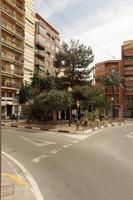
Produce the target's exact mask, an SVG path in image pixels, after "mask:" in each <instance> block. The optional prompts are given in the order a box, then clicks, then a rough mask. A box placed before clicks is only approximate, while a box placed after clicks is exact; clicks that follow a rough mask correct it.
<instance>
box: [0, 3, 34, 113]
mask: <svg viewBox="0 0 133 200" xmlns="http://www.w3.org/2000/svg"><path fill="white" fill-rule="evenodd" d="M34 24H35V23H34V0H1V63H2V86H1V90H2V101H1V105H2V109H1V111H2V115H5V117H8V116H11V114H13V113H15V112H17V110H18V100H17V98H16V93H17V91H18V90H19V88H20V86H21V84H22V82H23V81H24V80H25V81H26V82H28V81H29V80H30V76H29V73H28V72H29V71H30V73H33V69H34V30H35V29H34V27H35V26H34ZM27 70H29V71H28V72H27ZM27 74H28V75H27Z"/></svg>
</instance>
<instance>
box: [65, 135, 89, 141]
mask: <svg viewBox="0 0 133 200" xmlns="http://www.w3.org/2000/svg"><path fill="white" fill-rule="evenodd" d="M64 136H67V137H71V138H75V139H79V140H84V139H86V138H88V137H89V135H83V134H77V135H75V134H65V135H64Z"/></svg>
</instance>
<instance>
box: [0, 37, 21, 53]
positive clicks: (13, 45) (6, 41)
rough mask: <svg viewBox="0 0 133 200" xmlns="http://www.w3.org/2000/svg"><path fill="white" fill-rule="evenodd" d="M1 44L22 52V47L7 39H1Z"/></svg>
mask: <svg viewBox="0 0 133 200" xmlns="http://www.w3.org/2000/svg"><path fill="white" fill-rule="evenodd" d="M2 42H4V43H5V44H7V45H10V46H12V47H15V48H16V49H18V50H20V51H24V47H23V45H20V44H18V43H15V42H13V41H12V40H9V39H5V38H3V37H2Z"/></svg>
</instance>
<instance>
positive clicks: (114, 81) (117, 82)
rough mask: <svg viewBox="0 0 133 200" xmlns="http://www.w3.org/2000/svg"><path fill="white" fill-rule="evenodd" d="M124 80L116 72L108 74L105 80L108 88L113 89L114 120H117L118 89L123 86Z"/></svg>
mask: <svg viewBox="0 0 133 200" xmlns="http://www.w3.org/2000/svg"><path fill="white" fill-rule="evenodd" d="M122 82H123V78H122V77H121V76H120V75H119V74H118V73H117V72H116V71H112V72H111V73H110V74H108V75H107V76H106V77H105V78H104V81H103V83H104V85H105V87H106V88H111V89H112V100H113V101H112V112H113V113H112V114H113V118H115V93H116V88H117V87H119V86H122Z"/></svg>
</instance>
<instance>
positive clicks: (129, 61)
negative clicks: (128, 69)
mask: <svg viewBox="0 0 133 200" xmlns="http://www.w3.org/2000/svg"><path fill="white" fill-rule="evenodd" d="M124 65H133V60H124Z"/></svg>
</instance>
